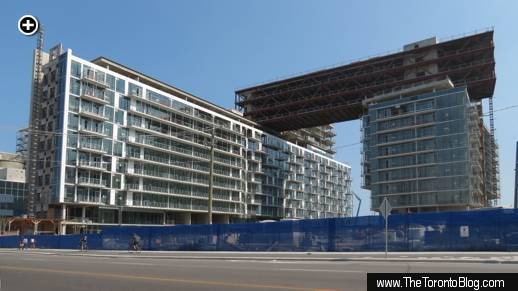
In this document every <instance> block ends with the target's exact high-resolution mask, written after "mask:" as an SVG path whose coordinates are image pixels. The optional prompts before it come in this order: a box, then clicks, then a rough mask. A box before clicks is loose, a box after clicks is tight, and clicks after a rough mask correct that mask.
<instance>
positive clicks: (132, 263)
mask: <svg viewBox="0 0 518 291" xmlns="http://www.w3.org/2000/svg"><path fill="white" fill-rule="evenodd" d="M109 263H110V264H115V265H139V266H153V264H149V263H136V262H109Z"/></svg>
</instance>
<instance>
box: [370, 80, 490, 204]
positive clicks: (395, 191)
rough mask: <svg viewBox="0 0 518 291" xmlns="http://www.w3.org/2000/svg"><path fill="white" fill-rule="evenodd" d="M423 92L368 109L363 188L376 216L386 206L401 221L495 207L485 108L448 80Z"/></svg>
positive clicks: (391, 98) (379, 102)
mask: <svg viewBox="0 0 518 291" xmlns="http://www.w3.org/2000/svg"><path fill="white" fill-rule="evenodd" d="M421 89H423V92H419V91H418V90H417V91H413V90H412V89H410V90H409V91H408V92H407V94H394V95H393V96H389V97H388V98H378V100H376V98H373V100H371V102H368V104H367V105H366V107H367V110H368V114H367V115H365V116H364V118H363V120H362V122H363V128H362V130H363V187H364V188H366V189H370V190H371V209H372V210H378V209H379V207H380V204H381V203H382V201H383V199H384V198H387V199H388V200H389V202H390V204H391V205H392V207H393V208H394V211H395V212H399V213H407V212H424V211H446V210H452V211H453V210H467V209H474V208H482V207H490V206H494V203H495V202H496V199H497V198H498V183H496V184H495V180H496V181H497V180H498V179H494V177H493V175H498V173H497V172H495V170H494V169H495V168H496V169H498V165H497V164H495V167H493V163H497V160H498V159H497V155H496V154H493V155H492V154H490V151H491V140H490V138H491V137H490V134H489V131H488V130H487V128H486V127H485V126H484V124H483V121H482V109H481V104H480V103H472V102H470V100H469V96H468V92H467V90H466V88H465V87H453V85H452V84H451V82H450V81H449V80H445V81H442V82H438V83H437V84H435V85H434V84H431V85H430V86H429V87H427V86H424V87H423V88H421ZM494 152H495V153H496V149H494ZM497 178H498V177H497Z"/></svg>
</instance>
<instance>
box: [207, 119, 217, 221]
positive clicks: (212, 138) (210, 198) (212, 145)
mask: <svg viewBox="0 0 518 291" xmlns="http://www.w3.org/2000/svg"><path fill="white" fill-rule="evenodd" d="M215 129H216V124H214V121H213V123H212V131H211V135H210V136H211V141H210V172H209V205H208V210H209V224H212V191H213V184H214V182H213V177H214V143H215V141H214V133H215Z"/></svg>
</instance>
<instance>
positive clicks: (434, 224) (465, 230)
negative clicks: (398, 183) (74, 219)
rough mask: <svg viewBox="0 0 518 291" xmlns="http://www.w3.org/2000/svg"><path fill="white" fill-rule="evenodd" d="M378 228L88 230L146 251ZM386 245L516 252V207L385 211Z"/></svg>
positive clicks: (98, 240) (374, 221)
mask: <svg viewBox="0 0 518 291" xmlns="http://www.w3.org/2000/svg"><path fill="white" fill-rule="evenodd" d="M384 227H385V223H384V220H383V218H382V217H380V216H362V217H350V218H332V219H312V220H293V221H281V222H269V223H247V224H218V225H177V226H163V227H161V226H153V227H144V226H123V227H118V226H110V227H103V228H102V230H101V231H100V232H99V233H95V234H94V233H90V234H88V247H89V248H90V249H106V250H127V249H128V247H129V244H130V241H131V239H132V236H133V234H137V235H138V236H139V237H140V238H141V245H142V248H143V249H144V250H171V251H193V250H194V251H196V250H200V251H313V252H315V251H340V252H354V251H384V248H385V228H384ZM26 237H27V238H30V237H31V236H26ZM20 238H21V237H19V236H4V237H0V247H4V248H5V247H11V248H13V247H17V244H18V242H19V240H20ZM36 241H37V246H38V247H40V248H67V249H74V248H78V246H79V235H61V236H57V235H39V236H36ZM388 244H389V250H390V251H518V210H517V209H492V210H477V211H463V212H439V213H419V214H397V215H391V216H390V217H389V223H388Z"/></svg>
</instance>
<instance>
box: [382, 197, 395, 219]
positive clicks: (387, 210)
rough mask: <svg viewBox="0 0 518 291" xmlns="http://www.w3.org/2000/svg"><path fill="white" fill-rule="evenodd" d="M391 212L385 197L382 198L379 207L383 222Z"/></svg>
mask: <svg viewBox="0 0 518 291" xmlns="http://www.w3.org/2000/svg"><path fill="white" fill-rule="evenodd" d="M391 211H392V206H391V205H390V203H389V202H388V199H387V197H385V198H383V202H381V205H380V213H381V216H383V218H384V219H385V220H387V217H388V216H389V215H390V212H391Z"/></svg>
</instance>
